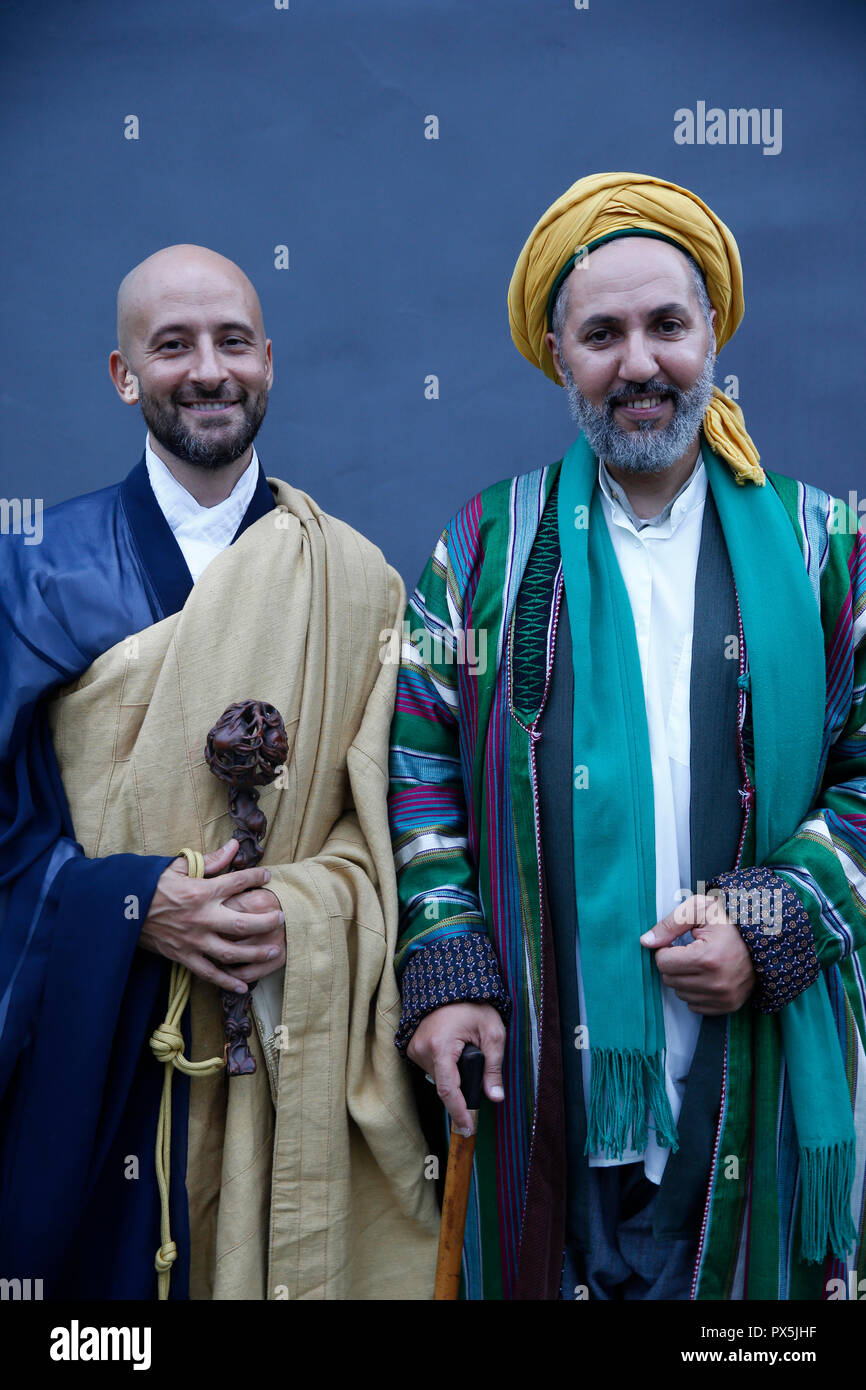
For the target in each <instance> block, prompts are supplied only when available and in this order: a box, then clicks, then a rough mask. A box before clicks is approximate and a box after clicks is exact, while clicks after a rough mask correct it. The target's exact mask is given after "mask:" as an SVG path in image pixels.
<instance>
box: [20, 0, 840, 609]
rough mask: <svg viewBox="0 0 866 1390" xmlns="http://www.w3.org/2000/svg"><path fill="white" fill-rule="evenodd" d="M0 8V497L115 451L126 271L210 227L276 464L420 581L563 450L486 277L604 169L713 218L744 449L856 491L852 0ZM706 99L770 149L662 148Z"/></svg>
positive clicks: (724, 359)
mask: <svg viewBox="0 0 866 1390" xmlns="http://www.w3.org/2000/svg"><path fill="white" fill-rule="evenodd" d="M0 17H2V31H0V40H2V50H0V51H2V54H3V58H2V63H3V83H2V106H3V113H4V119H3V135H2V155H3V160H4V165H5V179H4V187H5V190H6V196H5V199H4V207H3V216H2V219H0V226H2V238H3V245H4V258H3V263H4V267H5V272H6V274H5V277H4V278H5V282H6V298H5V323H6V333H5V336H4V341H3V348H2V377H0V392H2V405H3V411H2V446H3V447H2V460H0V495H3V496H13V495H14V496H30V497H43V498H44V499H45V505H46V506H47V505H49V504H50V503H53V502H57V501H60V500H61V499H63V498H65V497H68V496H71V495H73V494H75V493H78V492H85V491H89V490H90V489H92V488H96V487H100V486H102V485H104V484H105V483H108V482H110V481H113V480H114V479H116V478H118V477H121V476H123V475H124V474H125V473H126V472H128V470H129V468H130V467H131V466H132V465H133V464H134V463H135V462H136V460H137V459H138V457H139V456H140V454H141V450H142V446H143V439H144V426H143V422H142V420H141V417H140V415H139V414H138V412H137V411H133V410H130V409H128V408H126V407H124V406H123V405H122V404H121V402H120V401H119V399H118V398H117V396H116V395H115V393H114V389H113V387H112V386H111V385H110V382H109V380H108V374H107V365H106V364H107V357H108V353H109V351H110V350H111V348H112V347H113V346H114V295H115V291H116V287H117V284H118V282H119V280H120V279H121V277H122V276H123V275H124V274H125V273H126V271H127V270H128V269H129V268H130V267H131V266H132V265H134V264H135V263H136V262H138V261H139V260H141V259H142V258H143V257H144V256H146V255H148V254H150V252H152V251H154V250H155V249H157V248H158V247H160V246H164V245H168V244H170V243H173V242H178V241H193V242H199V243H202V244H204V245H207V246H212V247H214V248H215V249H217V250H219V251H221V252H223V253H224V254H226V255H228V256H230V257H232V259H234V260H236V261H238V262H239V264H240V265H242V266H243V267H244V269H245V270H246V271H247V273H248V274H249V275H250V277H251V278H252V280H253V281H254V283H255V284H256V286H257V288H258V289H259V292H260V294H261V298H262V303H263V306H264V313H265V326H266V329H267V331H268V333H269V335H270V336H271V337H272V338H273V341H274V357H275V367H276V379H275V384H274V389H273V391H272V393H271V404H270V408H269V411H268V416H267V419H266V421H265V424H264V426H263V428H262V431H261V434H260V436H259V439H258V443H257V447H258V449H259V453H260V456H261V458H262V461H263V463H264V465H265V468H266V470H267V471H268V472H271V473H276V474H278V475H281V476H282V477H285V478H286V479H288V480H289V481H290V482H292V483H294V484H296V485H297V486H299V487H302V488H304V489H305V490H307V491H309V492H311V493H312V494H313V495H314V496H315V498H316V499H317V501H318V502H319V503H320V504H321V505H322V506H323V507H325V508H326V509H327V510H330V511H333V512H335V513H337V514H338V515H340V516H343V517H344V518H345V519H346V520H348V521H349V522H351V523H352V524H353V525H355V526H357V527H358V528H359V529H361V530H362V531H364V532H366V533H367V534H368V535H369V536H371V537H372V538H373V539H374V540H375V541H376V542H377V543H378V544H379V545H380V546H381V547H382V548H383V550H384V551H385V552H386V554H387V555H388V557H389V559H391V560H392V562H393V563H394V564H396V565H397V567H398V568H399V569H400V570H401V572H402V573H403V575H404V577H405V578H406V580H407V581H408V582H409V583H410V584H411V583H414V581H415V579H416V577H417V574H418V572H419V570H420V568H421V567H422V565H423V563H424V561H425V559H426V556H427V554H428V552H429V550H430V549H431V547H432V545H433V543H434V541H435V538H436V536H437V535H438V533H439V531H440V530H441V528H442V526H443V525H444V523H445V521H446V520H447V519H448V517H449V516H450V515H451V514H452V512H453V511H454V510H455V509H456V508H457V507H458V506H459V505H461V504H462V503H463V502H464V501H465V500H466V499H467V497H469V496H470V495H471V494H472V493H473V492H475V491H477V490H478V489H479V488H480V487H482V486H484V485H486V484H487V483H490V482H492V481H494V480H495V479H497V478H499V477H503V476H505V475H507V474H511V473H514V472H519V471H524V470H526V469H529V468H534V467H536V466H538V465H539V464H541V463H544V462H550V461H552V460H554V459H556V458H558V457H560V456H561V454H562V453H563V451H564V449H565V448H566V447H567V445H568V443H569V442H570V439H571V437H572V433H573V431H572V427H571V422H570V420H569V418H568V414H567V408H566V403H565V398H564V395H563V394H562V393H561V392H560V391H558V390H557V388H555V387H554V386H553V385H552V384H551V383H550V382H548V381H547V380H546V378H544V377H543V376H542V375H541V374H540V373H539V372H537V371H535V370H533V369H532V368H531V367H530V366H529V365H528V364H527V363H526V362H524V360H523V358H521V357H520V356H519V355H518V353H517V351H516V350H515V348H514V347H513V345H512V343H511V339H510V335H509V331H508V323H507V317H506V310H505V295H506V290H507V287H508V281H509V278H510V275H511V271H512V269H513V266H514V261H515V259H516V257H517V254H518V252H519V250H520V247H521V246H522V244H523V241H524V240H525V238H526V236H527V234H528V232H529V230H530V229H531V227H532V225H533V224H534V222H535V221H536V219H537V218H538V216H539V215H540V214H541V212H542V211H543V210H544V208H545V207H546V206H547V205H548V204H549V203H550V202H551V201H552V200H553V199H554V198H555V197H557V196H558V195H559V194H560V193H561V192H562V191H563V190H564V189H565V188H566V187H567V186H568V185H569V184H570V183H572V182H573V181H574V180H575V179H576V178H578V177H580V176H581V175H583V174H586V173H591V172H596V171H599V170H604V169H627V170H638V171H641V172H649V173H657V174H659V175H661V176H663V177H666V178H670V179H672V180H674V181H675V182H677V183H682V184H685V185H687V186H688V187H690V188H692V189H694V190H695V191H696V192H697V193H699V194H700V196H701V197H702V198H704V200H705V201H706V202H708V203H709V204H710V206H711V207H713V209H714V210H715V211H716V212H718V214H719V215H720V216H721V217H722V218H723V220H725V221H726V222H728V224H729V225H730V226H731V228H732V229H733V231H734V233H735V235H736V236H737V238H738V241H739V245H740V249H741V253H742V257H743V263H744V269H745V286H746V306H747V307H746V318H745V321H744V324H743V326H742V328H741V329H740V331H739V333H738V334H737V335H736V337H735V339H734V340H733V342H732V343H731V344H729V346H728V347H727V348H725V349H724V351H723V353H722V355H721V358H720V361H719V368H720V375H721V376H724V375H726V374H728V373H734V374H736V375H737V376H738V378H739V383H740V404H741V405H742V407H743V410H744V412H745V415H746V420H747V423H748V425H749V428H750V430H751V432H752V435H753V437H754V439H755V441H756V443H757V445H758V448H759V449H760V451H761V454H762V458H763V461H764V462H765V463H766V464H767V466H768V467H771V468H775V469H778V470H779V471H781V472H785V473H789V474H793V475H795V476H799V477H801V478H804V479H806V480H808V481H810V482H814V483H817V484H819V485H821V486H823V487H826V488H828V489H829V490H830V491H832V492H834V493H837V494H841V495H844V496H847V493H848V491H849V490H850V489H855V490H858V495H859V491H860V490H861V489H862V490H866V482H864V479H866V470H864V467H863V456H864V446H863V442H862V439H863V434H862V427H861V428H858V424H859V422H860V420H861V418H862V417H861V416H860V408H859V406H858V404H857V403H858V401H860V399H861V396H862V394H863V393H862V387H861V382H860V372H861V370H862V364H863V357H864V354H863V340H864V332H863V310H862V295H861V285H862V271H861V266H862V243H863V235H864V233H863V211H864V193H863V173H864V167H863V166H864V160H863V135H862V132H863V129H864V96H863V86H864V84H863V37H864V30H866V6H864V5H863V4H862V0H850V2H849V0H825V2H824V3H820V4H818V3H814V0H779V2H778V3H775V2H774V0H732V2H729V3H721V2H719V3H714V4H706V3H690V2H689V0H652V3H646V0H644V2H643V3H638V0H589V4H588V7H587V8H586V9H583V10H577V9H575V6H574V0H355V2H354V3H347V2H346V0H290V8H288V9H277V8H276V6H275V4H274V0H141V2H140V3H136V4H132V3H122V0H75V3H72V0H68V3H61V0H47V3H46V0H42V2H41V3H40V0H16V2H15V3H9V2H7V3H2V4H0ZM698 101H704V102H706V105H707V106H708V107H711V106H719V107H722V108H724V109H728V108H730V107H741V106H744V107H758V108H768V109H774V108H781V110H782V113H783V116H782V149H781V152H780V153H779V154H777V155H765V154H763V152H762V149H761V147H760V146H759V145H757V146H756V145H746V146H737V145H734V146H707V145H704V146H699V145H693V146H687V145H678V144H676V143H675V141H674V134H673V133H674V112H675V110H676V109H677V108H679V107H688V108H690V109H691V110H695V107H696V103H697V102H698ZM128 115H136V116H137V117H138V119H139V122H140V132H139V139H138V140H127V139H125V138H124V120H125V117H127V116H128ZM428 115H435V116H437V117H438V120H439V139H438V140H428V139H425V138H424V131H425V117H426V116H428ZM283 244H285V245H287V246H288V248H289V257H290V268H289V269H288V270H278V269H275V267H274V248H275V246H278V245H283ZM430 373H435V374H436V375H437V376H438V378H439V391H440V395H439V399H438V400H426V399H425V396H424V381H425V377H427V375H428V374H430Z"/></svg>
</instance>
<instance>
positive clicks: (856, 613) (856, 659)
mask: <svg viewBox="0 0 866 1390" xmlns="http://www.w3.org/2000/svg"><path fill="white" fill-rule="evenodd" d="M800 486H801V487H802V486H803V485H802V484H801V485H800ZM804 493H805V494H807V495H808V494H812V495H813V497H814V496H815V495H817V496H818V497H820V498H824V499H826V513H825V516H824V517H823V518H822V520H823V522H824V524H823V526H822V527H818V526H817V525H816V519H815V517H814V516H812V517H811V521H810V522H809V524H808V525H807V524H804V522H803V521H802V520H801V527H802V529H803V534H804V535H805V536H806V560H807V565H808V566H809V568H810V575H811V577H812V579H813V583H815V579H816V577H817V578H818V580H819V583H820V592H821V596H822V617H823V619H824V623H825V643H826V663H827V704H826V714H825V722H824V743H825V749H826V751H827V757H826V763H825V770H824V775H823V779H822V783H821V787H820V790H819V794H818V796H817V797H816V799H815V809H813V810H812V811H811V812H810V814H809V816H808V817H807V819H806V820H805V821H803V823H802V824H801V825H800V826H799V827H798V829H797V830H796V831H795V833H794V835H793V836H792V837H791V839H790V840H788V841H787V842H786V843H785V844H783V845H780V846H779V848H778V849H777V850H776V851H774V853H773V854H772V855H771V856H770V857H769V858H768V860H767V864H768V865H772V867H773V868H774V870H775V871H776V872H777V873H778V874H779V876H780V877H781V878H783V879H784V880H785V881H786V882H787V883H789V884H790V886H791V887H792V888H793V889H794V891H795V892H796V894H797V896H798V898H799V899H800V902H801V903H802V905H803V907H804V908H805V910H806V912H807V913H808V916H809V921H810V923H811V927H812V932H813V935H814V942H815V950H816V952H817V955H818V959H819V961H820V963H821V966H822V967H823V968H824V969H827V968H828V967H830V966H833V965H836V964H838V963H839V962H842V961H846V960H848V959H849V958H851V963H852V965H853V968H854V972H855V974H856V977H857V984H858V989H857V992H858V994H860V996H861V999H862V1000H863V1001H864V1002H866V989H864V978H863V969H862V966H861V964H860V963H859V962H858V961H857V959H856V957H855V956H854V953H855V952H857V951H860V950H862V949H863V948H864V947H866V536H864V535H863V534H861V533H860V532H859V531H858V530H857V529H856V524H857V523H856V517H855V516H854V514H853V512H851V511H850V510H849V509H846V508H845V507H844V506H843V504H842V503H840V502H838V501H837V500H836V499H834V498H827V494H826V493H821V494H818V491H817V489H811V488H809V489H804ZM813 510H814V509H813ZM840 518H841V519H842V523H843V524H842V525H839V519H840ZM834 519H835V521H836V524H835V525H834ZM806 520H807V522H808V521H809V518H806ZM816 532H817V534H816ZM852 532H853V533H854V534H853V535H852ZM813 571H814V572H813ZM828 615H829V616H828Z"/></svg>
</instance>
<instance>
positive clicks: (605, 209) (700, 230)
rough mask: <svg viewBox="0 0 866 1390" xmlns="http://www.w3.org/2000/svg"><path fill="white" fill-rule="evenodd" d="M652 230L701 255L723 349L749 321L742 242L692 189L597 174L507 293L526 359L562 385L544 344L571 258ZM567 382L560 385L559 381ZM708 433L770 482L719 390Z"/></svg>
mask: <svg viewBox="0 0 866 1390" xmlns="http://www.w3.org/2000/svg"><path fill="white" fill-rule="evenodd" d="M635 230H640V231H645V232H651V233H655V234H656V235H658V236H662V237H664V238H666V239H667V240H668V241H673V242H675V243H676V245H678V246H681V247H682V249H683V250H684V251H688V253H689V254H690V255H691V256H693V257H694V259H695V260H696V261H697V263H698V265H699V266H700V267H701V270H702V271H703V273H704V278H705V280H706V284H707V293H708V295H709V297H710V303H711V304H712V306H713V308H714V309H715V311H716V344H717V348H718V349H721V348H722V347H724V345H725V343H726V342H728V340H729V339H730V338H732V337H733V336H734V334H735V332H736V331H737V328H738V327H739V324H740V321H741V319H742V317H743V309H744V303H743V269H742V266H741V264H740V253H739V251H738V249H737V243H736V242H735V240H734V238H733V236H732V235H731V233H730V231H729V230H728V228H727V227H726V226H725V224H724V222H722V221H721V220H720V219H719V218H718V217H716V215H715V213H714V212H712V211H711V209H710V208H708V207H707V205H706V203H703V202H701V200H700V198H698V197H697V196H696V194H694V193H690V192H689V190H688V189H687V188H680V187H679V185H678V184H675V183H668V182H667V180H666V179H656V178H653V177H652V176H651V175H650V174H590V175H589V176H588V177H587V178H584V179H578V181H577V183H574V184H572V186H571V188H569V189H568V191H567V192H566V193H563V195H562V197H561V198H557V200H556V202H555V203H554V204H553V205H552V206H551V207H549V208H548V209H547V212H546V213H545V214H544V216H543V217H542V218H541V220H540V221H539V222H537V223H536V225H535V227H534V228H533V229H532V232H531V233H530V235H529V239H528V241H527V242H526V245H525V246H524V248H523V250H522V251H521V253H520V256H519V258H518V261H517V265H516V266H515V268H514V274H513V275H512V277H511V284H510V286H509V288H508V316H509V320H510V322H511V336H512V338H513V339H514V342H515V344H516V345H517V347H518V348H519V350H520V351H521V352H522V353H523V356H524V357H525V358H526V359H527V360H528V361H529V362H531V363H532V364H533V366H535V367H540V368H541V370H542V371H543V372H544V373H545V375H546V376H549V377H550V378H551V380H552V381H556V382H558V381H559V377H558V376H557V374H556V369H555V367H554V365H553V359H552V357H551V355H550V352H549V351H548V348H547V345H546V344H545V341H544V335H545V333H547V332H548V331H549V328H550V325H549V324H548V321H547V306H548V300H549V298H550V292H551V290H552V288H553V286H554V283H555V282H556V280H557V277H558V276H559V275H560V274H561V272H562V271H563V269H564V267H565V266H566V265H567V264H568V262H569V261H571V260H572V258H573V257H574V256H575V255H577V254H579V253H580V252H581V250H585V249H586V248H587V247H590V246H591V245H592V244H593V243H595V242H597V241H598V239H599V238H601V237H607V236H609V235H610V233H611V232H624V231H635ZM560 384H561V383H560ZM703 425H704V433H705V434H706V436H707V439H708V441H709V443H710V445H711V446H712V448H713V449H714V450H715V451H716V453H717V454H720V455H721V456H722V457H723V458H724V459H725V460H726V461H727V462H728V463H729V464H730V466H731V468H732V470H733V473H734V476H735V477H736V480H737V482H738V483H743V482H745V481H746V479H751V481H752V482H755V483H758V484H759V485H760V484H763V482H764V470H763V469H762V468H761V466H760V463H759V461H758V460H759V458H760V455H759V454H758V451H757V449H756V448H755V445H754V444H753V442H752V440H751V439H750V437H749V432H748V430H747V429H746V422H745V420H744V419H743V412H742V411H741V410H740V407H739V406H738V405H737V404H736V402H735V401H732V400H731V399H730V398H729V397H728V396H726V395H725V394H724V393H723V392H722V391H720V390H719V389H718V387H715V388H714V390H713V398H712V400H711V402H710V404H709V405H708V407H707V410H706V412H705V414H704V420H703Z"/></svg>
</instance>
